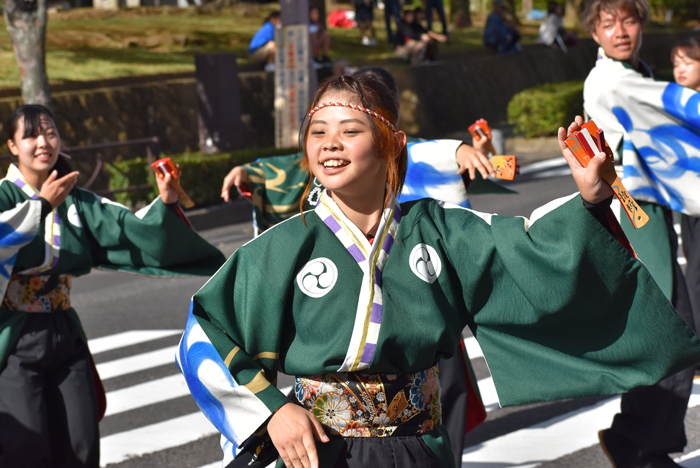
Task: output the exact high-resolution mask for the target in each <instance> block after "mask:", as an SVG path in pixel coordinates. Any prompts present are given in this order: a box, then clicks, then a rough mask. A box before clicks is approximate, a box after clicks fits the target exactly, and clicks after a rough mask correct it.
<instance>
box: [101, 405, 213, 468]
mask: <svg viewBox="0 0 700 468" xmlns="http://www.w3.org/2000/svg"><path fill="white" fill-rule="evenodd" d="M218 432H219V431H217V430H216V428H215V427H214V426H213V425H212V424H211V423H210V422H209V420H208V419H207V418H206V417H205V416H204V414H202V413H201V412H199V411H197V412H196V413H192V414H188V415H185V416H180V417H179V418H174V419H169V420H167V421H163V422H159V423H156V424H151V425H150V426H144V427H140V428H138V429H134V430H131V431H127V432H120V433H117V434H113V435H110V436H107V437H103V438H101V439H100V465H102V466H104V465H108V464H109V463H120V462H123V461H125V460H128V459H130V458H134V457H140V456H143V455H146V454H149V453H153V452H159V451H161V450H167V449H170V448H175V447H178V446H180V445H184V444H188V443H190V442H194V441H196V440H199V439H201V438H202V437H208V436H211V435H214V434H218Z"/></svg>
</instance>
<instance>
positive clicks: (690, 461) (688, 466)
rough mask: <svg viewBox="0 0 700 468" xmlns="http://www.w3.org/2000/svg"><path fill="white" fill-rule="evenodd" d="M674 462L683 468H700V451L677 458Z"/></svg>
mask: <svg viewBox="0 0 700 468" xmlns="http://www.w3.org/2000/svg"><path fill="white" fill-rule="evenodd" d="M674 461H675V462H676V463H679V464H680V465H681V466H683V467H685V468H700V450H696V451H694V452H690V453H688V454H686V455H683V456H681V457H678V458H676V459H675V460H674Z"/></svg>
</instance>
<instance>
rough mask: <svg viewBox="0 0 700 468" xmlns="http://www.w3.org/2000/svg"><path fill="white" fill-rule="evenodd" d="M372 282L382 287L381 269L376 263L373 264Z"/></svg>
mask: <svg viewBox="0 0 700 468" xmlns="http://www.w3.org/2000/svg"><path fill="white" fill-rule="evenodd" d="M374 284H376V285H377V286H379V287H380V288H381V287H382V270H380V269H379V267H378V266H376V265H375V266H374Z"/></svg>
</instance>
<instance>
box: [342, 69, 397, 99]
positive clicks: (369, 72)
mask: <svg viewBox="0 0 700 468" xmlns="http://www.w3.org/2000/svg"><path fill="white" fill-rule="evenodd" d="M352 76H353V78H359V77H361V76H371V77H374V78H376V79H377V80H379V82H380V83H381V84H383V85H384V86H386V89H388V90H389V92H390V93H391V97H392V98H393V99H394V101H396V103H397V104H398V103H399V87H398V86H397V85H396V80H395V79H394V76H393V75H392V74H391V73H389V72H388V71H387V70H386V68H382V67H362V68H360V69H359V70H357V71H356V72H355V73H353V74H352Z"/></svg>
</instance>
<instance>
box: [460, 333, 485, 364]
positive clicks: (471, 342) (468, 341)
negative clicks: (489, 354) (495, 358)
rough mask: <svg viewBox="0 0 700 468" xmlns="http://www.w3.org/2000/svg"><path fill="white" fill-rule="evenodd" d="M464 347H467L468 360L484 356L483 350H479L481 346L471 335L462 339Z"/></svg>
mask: <svg viewBox="0 0 700 468" xmlns="http://www.w3.org/2000/svg"><path fill="white" fill-rule="evenodd" d="M464 347H465V348H467V357H469V359H470V360H471V359H475V358H479V357H484V352H483V351H482V350H481V346H479V343H478V342H477V341H476V338H474V337H473V336H470V337H469V338H465V339H464Z"/></svg>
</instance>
